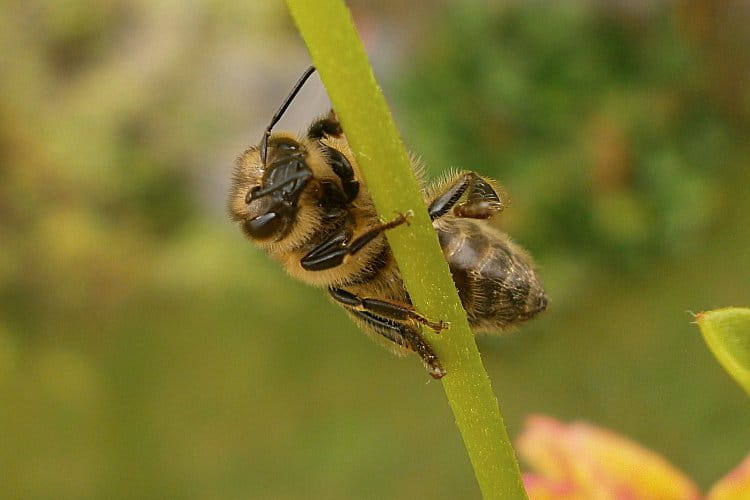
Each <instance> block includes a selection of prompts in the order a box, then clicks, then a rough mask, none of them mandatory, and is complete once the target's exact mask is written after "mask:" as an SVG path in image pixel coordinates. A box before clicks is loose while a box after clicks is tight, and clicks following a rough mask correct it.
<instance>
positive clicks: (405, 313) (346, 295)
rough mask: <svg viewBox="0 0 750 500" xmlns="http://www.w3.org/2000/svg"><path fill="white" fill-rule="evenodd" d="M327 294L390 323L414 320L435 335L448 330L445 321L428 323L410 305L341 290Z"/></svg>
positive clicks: (336, 289) (330, 291) (333, 290)
mask: <svg viewBox="0 0 750 500" xmlns="http://www.w3.org/2000/svg"><path fill="white" fill-rule="evenodd" d="M328 293H330V294H331V297H333V299H334V300H336V301H337V302H341V303H342V304H345V305H347V306H349V308H350V309H353V310H357V311H365V312H368V313H371V314H374V315H377V316H380V317H383V318H386V319H389V320H392V321H406V320H409V319H411V320H414V321H416V322H417V323H420V324H422V325H425V326H428V327H430V328H432V329H433V330H434V331H435V332H436V333H440V332H441V331H442V330H445V329H446V328H448V326H449V325H448V324H447V323H446V322H445V321H442V320H440V321H437V322H435V321H430V320H429V319H427V318H425V317H424V316H422V315H421V314H419V313H418V312H417V311H415V310H414V307H412V306H411V305H410V304H399V303H398V302H394V301H391V300H383V299H373V298H367V297H360V296H358V295H356V294H353V293H351V292H348V291H346V290H342V289H341V288H329V289H328Z"/></svg>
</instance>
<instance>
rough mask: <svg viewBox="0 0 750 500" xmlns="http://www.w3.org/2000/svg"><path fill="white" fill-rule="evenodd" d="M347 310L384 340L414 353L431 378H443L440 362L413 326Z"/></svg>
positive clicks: (364, 312)
mask: <svg viewBox="0 0 750 500" xmlns="http://www.w3.org/2000/svg"><path fill="white" fill-rule="evenodd" d="M347 309H348V310H349V311H351V312H352V314H354V315H356V316H357V317H359V318H360V319H361V320H362V321H364V322H365V323H366V324H367V325H368V326H370V327H371V328H372V329H373V330H374V331H376V332H378V333H379V334H380V335H382V336H383V337H385V338H386V339H388V340H390V341H391V342H393V343H395V344H398V345H400V346H402V347H406V348H408V349H411V350H412V351H414V352H416V353H417V355H419V357H420V358H421V359H422V363H424V365H425V368H426V369H427V373H429V374H430V376H431V377H432V378H435V379H440V378H443V377H444V376H445V374H446V371H445V369H444V368H443V366H442V365H441V364H440V360H438V358H437V356H436V355H435V353H434V352H433V351H432V348H431V347H430V346H429V345H428V344H427V342H425V341H424V339H423V338H422V336H421V335H420V334H419V331H418V330H416V329H415V328H414V327H413V326H410V325H408V324H407V323H403V322H398V321H394V320H390V319H386V318H381V317H379V316H376V315H375V314H372V313H370V312H368V311H361V310H357V309H353V308H349V307H347Z"/></svg>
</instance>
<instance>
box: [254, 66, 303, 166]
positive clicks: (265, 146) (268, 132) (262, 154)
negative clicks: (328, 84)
mask: <svg viewBox="0 0 750 500" xmlns="http://www.w3.org/2000/svg"><path fill="white" fill-rule="evenodd" d="M313 73H315V66H310V67H309V68H307V69H306V70H305V72H304V73H302V76H300V77H299V80H297V83H295V84H294V87H292V90H291V92H289V95H288V96H286V99H284V102H283V103H281V106H279V109H278V110H277V111H276V114H274V115H273V118H271V123H269V124H268V127H266V131H265V132H263V139H262V140H261V141H260V158H261V161H262V162H263V165H264V166H265V164H266V153H267V151H268V138H269V137H270V136H271V130H273V127H274V125H276V123H278V121H279V120H281V117H282V116H284V112H286V108H288V107H289V105H290V104H291V103H292V101H293V100H294V98H295V97H297V94H298V93H299V91H300V90H301V89H302V87H303V86H304V85H305V82H306V81H307V79H308V78H310V75H312V74H313Z"/></svg>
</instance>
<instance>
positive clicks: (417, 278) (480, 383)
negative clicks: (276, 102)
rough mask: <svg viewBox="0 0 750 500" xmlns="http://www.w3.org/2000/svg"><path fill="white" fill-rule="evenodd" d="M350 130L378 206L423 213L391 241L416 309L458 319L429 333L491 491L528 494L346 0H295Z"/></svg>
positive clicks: (490, 494)
mask: <svg viewBox="0 0 750 500" xmlns="http://www.w3.org/2000/svg"><path fill="white" fill-rule="evenodd" d="M287 5H288V7H289V10H290V11H291V13H292V16H293V17H294V20H295V22H296V24H297V27H298V28H299V31H300V33H301V34H302V37H303V38H304V40H305V42H306V44H307V47H308V49H309V50H310V54H311V55H312V59H313V62H314V63H315V66H316V68H317V70H318V72H319V74H320V77H321V79H322V80H323V83H324V84H325V86H326V89H327V90H328V94H329V96H330V98H331V101H332V103H333V107H334V109H335V110H336V113H337V116H338V118H339V120H340V121H341V124H342V126H343V128H344V130H345V132H346V137H347V140H348V141H349V145H350V147H351V149H352V151H353V152H354V155H355V156H356V159H357V162H358V163H359V165H360V167H361V169H362V171H363V175H364V177H365V182H366V185H367V189H368V190H369V192H370V194H371V195H372V198H373V200H374V201H375V205H376V207H377V209H378V212H379V213H380V214H381V215H382V216H383V217H384V218H392V217H393V216H394V215H395V214H396V213H397V212H400V213H405V212H406V211H408V210H412V211H413V212H414V217H413V218H412V219H411V220H410V222H411V225H410V226H409V227H404V226H402V227H400V228H397V229H394V230H392V231H389V232H388V233H387V235H388V241H389V243H390V245H391V248H392V249H393V253H394V255H395V257H396V261H397V262H398V265H399V269H400V270H401V274H402V276H403V279H404V283H405V284H406V287H407V289H408V290H409V294H410V296H411V299H412V301H413V303H414V305H415V307H416V308H417V309H418V310H419V311H420V312H421V313H422V314H424V315H425V316H427V317H429V318H434V319H442V320H447V321H449V322H450V324H451V327H450V329H448V330H446V331H444V332H443V333H442V334H440V335H436V334H433V333H432V332H427V331H425V336H426V338H427V340H428V342H430V344H431V345H432V346H433V348H434V350H435V352H436V354H437V355H438V356H439V358H440V361H441V363H442V365H443V367H444V368H445V369H446V371H447V375H446V376H445V377H444V378H443V379H442V382H443V387H444V389H445V393H446V395H447V397H448V402H449V403H450V406H451V408H452V409H453V413H454V415H455V419H456V424H457V425H458V427H459V429H460V431H461V435H462V437H463V440H464V443H465V445H466V449H467V451H468V454H469V458H470V460H471V463H472V465H473V467H474V471H475V474H476V476H477V480H478V482H479V486H480V489H481V490H482V494H483V495H484V497H485V498H512V499H516V498H518V499H523V498H526V493H525V491H524V489H523V485H522V482H521V477H520V473H519V469H518V463H517V462H516V458H515V454H514V452H513V448H512V447H511V444H510V440H509V439H508V434H507V431H506V430H505V427H504V425H503V420H502V416H501V415H500V410H499V407H498V403H497V399H496V398H495V395H494V393H493V391H492V387H491V385H490V380H489V377H488V376H487V373H486V371H485V369H484V366H483V365H482V361H481V358H480V355H479V351H478V350H477V346H476V343H475V342H474V337H473V335H472V333H471V330H470V329H469V325H468V321H467V319H466V314H465V312H464V310H463V308H462V307H461V303H460V301H459V298H458V294H457V292H456V289H455V286H454V284H453V281H452V279H451V276H450V273H449V269H448V266H447V264H446V262H445V259H444V257H443V253H442V251H441V250H440V246H439V243H438V240H437V236H436V234H435V231H434V230H433V228H432V224H431V222H430V219H429V216H428V214H427V210H426V209H425V206H424V202H423V200H422V197H421V194H420V190H419V186H418V183H417V181H416V179H415V177H414V174H413V172H412V170H411V167H410V162H409V158H408V156H407V154H406V151H405V150H404V148H403V145H402V144H401V140H400V138H399V135H398V132H397V130H396V126H395V124H394V122H393V119H392V117H391V114H390V111H389V110H388V106H387V105H386V103H385V99H384V98H383V96H382V93H381V92H380V89H379V87H378V85H377V83H376V81H375V77H374V76H373V73H372V69H371V68H370V64H369V62H368V59H367V56H366V54H365V50H364V47H363V45H362V42H361V41H360V39H359V36H358V35H357V32H356V30H355V28H354V25H353V23H352V19H351V15H350V13H349V11H348V9H347V8H346V6H345V5H344V3H343V2H342V1H341V0H314V1H313V0H287Z"/></svg>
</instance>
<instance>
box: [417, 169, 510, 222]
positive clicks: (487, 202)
mask: <svg viewBox="0 0 750 500" xmlns="http://www.w3.org/2000/svg"><path fill="white" fill-rule="evenodd" d="M498 191H499V188H495V187H494V186H493V185H492V182H491V181H488V180H487V179H484V178H482V177H480V176H479V175H477V174H476V173H474V172H465V173H463V174H462V175H461V176H460V177H459V178H458V179H457V180H455V181H454V182H453V184H451V185H450V186H449V187H448V188H447V189H446V190H445V191H444V192H443V193H442V194H440V195H438V196H437V197H436V198H435V199H434V200H433V201H432V202H431V203H430V206H429V208H428V210H429V213H430V218H431V219H432V220H435V219H437V218H440V217H442V216H443V215H445V214H446V213H448V212H449V211H450V210H451V209H453V213H454V214H455V215H456V216H458V217H464V218H469V219H489V218H490V217H492V216H493V215H495V214H496V213H499V212H501V211H502V210H503V208H504V207H503V200H502V197H501V195H500V194H498ZM464 195H466V200H465V201H463V202H462V203H458V202H459V200H461V198H463V197H464Z"/></svg>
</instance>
